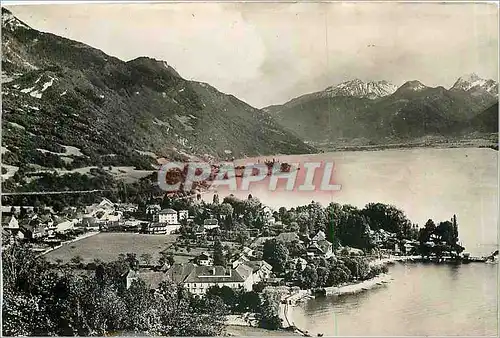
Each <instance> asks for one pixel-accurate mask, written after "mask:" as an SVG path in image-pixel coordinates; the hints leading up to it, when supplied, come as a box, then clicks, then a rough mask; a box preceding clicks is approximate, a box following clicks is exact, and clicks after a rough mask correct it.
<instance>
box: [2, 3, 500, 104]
mask: <svg viewBox="0 0 500 338" xmlns="http://www.w3.org/2000/svg"><path fill="white" fill-rule="evenodd" d="M8 8H9V9H10V10H11V11H12V12H13V13H14V14H15V15H17V16H18V17H19V18H20V19H21V20H23V21H24V22H26V23H27V24H29V25H30V26H32V27H33V28H36V29H38V30H42V31H47V32H52V33H55V34H58V35H61V36H64V37H68V38H70V39H74V40H78V41H82V42H84V43H87V44H89V45H91V46H93V47H96V48H99V49H101V50H103V51H104V52H105V53H107V54H110V55H113V56H116V57H118V58H120V59H123V60H130V59H133V58H136V57H138V56H149V57H153V58H156V59H161V60H165V61H167V63H168V64H170V65H171V66H172V67H174V68H175V69H176V70H177V71H178V72H179V73H180V74H181V75H182V76H183V77H185V78H187V79H193V80H198V81H203V82H208V83H210V84H211V85H213V86H215V87H216V88H218V89H219V90H221V91H223V92H225V93H231V94H234V95H235V96H237V97H238V98H240V99H242V100H244V101H246V102H248V103H250V104H252V105H254V106H256V107H259V108H260V107H263V106H267V105H270V104H278V103H283V102H285V101H288V100H289V99H291V98H293V97H296V96H299V95H302V94H305V93H309V92H314V91H318V90H323V89H324V88H326V87H328V86H330V85H333V84H337V83H339V82H342V81H345V80H350V79H353V78H359V79H361V80H388V81H391V82H393V83H394V84H396V85H401V84H403V83H404V82H405V81H407V80H414V79H418V80H420V81H421V82H423V83H424V84H426V85H429V86H437V85H443V86H445V87H449V86H451V85H453V83H454V82H455V80H456V79H457V77H459V76H461V75H463V74H466V73H471V72H475V73H477V74H478V75H479V76H481V77H485V78H492V79H494V80H498V5H496V4H472V3H462V4H453V3H448V4H437V3H434V4H429V3H428V4H423V3H420V4H415V3H413V4H409V3H399V4H397V3H356V4H355V3H350V4H346V3H281V4H273V3H183V4H182V3H181V4H179V3H178V4H175V3H174V4H149V5H148V4H127V5H123V4H94V5H85V4H78V5H43V6H40V5H39V6H10V7H8Z"/></svg>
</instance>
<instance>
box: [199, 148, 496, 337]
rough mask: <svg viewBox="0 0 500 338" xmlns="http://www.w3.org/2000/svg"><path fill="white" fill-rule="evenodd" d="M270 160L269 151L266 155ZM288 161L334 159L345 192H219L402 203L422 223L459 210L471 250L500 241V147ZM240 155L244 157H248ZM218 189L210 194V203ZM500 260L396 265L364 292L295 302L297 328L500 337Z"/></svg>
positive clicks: (277, 200) (279, 199)
mask: <svg viewBox="0 0 500 338" xmlns="http://www.w3.org/2000/svg"><path fill="white" fill-rule="evenodd" d="M267 159H269V157H268V158H267ZM279 159H280V160H281V161H282V162H284V161H287V162H289V163H292V162H297V161H298V162H304V161H334V162H335V175H334V181H335V183H338V184H341V185H342V189H341V190H340V191H337V192H298V191H295V192H285V191H279V190H278V191H274V192H273V191H269V189H268V184H267V182H260V183H253V184H251V185H250V189H249V191H237V192H231V191H228V190H227V189H226V190H225V189H219V195H220V196H221V197H223V196H226V195H228V194H229V193H234V195H236V196H238V197H239V198H247V196H248V194H249V193H251V194H252V195H253V196H254V197H258V198H259V199H260V200H261V201H262V202H263V203H264V204H266V205H269V206H271V207H273V208H279V207H281V206H286V207H293V206H297V205H304V204H308V203H310V202H311V201H312V200H314V201H317V202H320V203H321V204H323V205H327V204H328V203H330V202H337V203H341V204H352V205H354V206H357V207H360V208H361V207H363V206H364V205H366V204H367V203H369V202H383V203H389V204H393V205H395V206H397V207H398V208H400V209H401V210H403V211H404V212H405V213H406V215H407V216H408V217H409V219H410V220H411V221H412V222H414V223H417V224H419V225H420V226H423V224H425V222H426V221H427V219H429V218H432V219H433V220H435V221H436V222H439V221H444V220H448V219H450V218H451V217H452V216H453V214H456V215H457V219H458V224H459V234H460V239H461V241H462V244H463V245H464V246H465V247H466V250H467V251H469V252H471V253H472V254H473V255H483V254H489V253H491V252H492V251H493V250H495V249H496V248H497V247H498V241H497V238H498V152H497V151H494V150H491V149H475V148H465V149H422V148H416V149H405V150H384V151H359V152H334V153H328V154H318V155H302V156H282V157H279ZM249 161H250V160H248V159H246V160H241V161H240V163H249ZM212 196H213V194H212V193H209V194H207V195H205V196H204V198H205V199H207V200H211V199H212ZM497 269H498V266H497V265H489V264H469V265H461V266H449V265H434V264H417V263H407V264H396V265H394V266H393V267H391V269H390V273H391V275H392V277H393V281H391V283H389V284H388V285H387V286H384V287H380V288H378V289H373V290H368V291H366V292H364V293H361V294H358V295H350V296H344V297H340V298H335V297H326V298H319V299H314V300H311V301H308V302H307V303H305V304H302V305H300V306H299V307H295V308H294V309H293V310H292V311H293V312H292V317H293V320H294V321H295V323H296V324H297V326H299V327H300V328H302V329H306V330H309V331H310V332H311V333H314V334H316V333H323V334H324V335H325V336H327V335H368V336H369V335H377V336H383V335H407V336H410V335H413V336H424V335H497V333H498V326H497V319H498V307H497V303H498V296H497V295H498V274H497V271H498V270H497Z"/></svg>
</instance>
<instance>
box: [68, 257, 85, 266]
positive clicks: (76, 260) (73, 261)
mask: <svg viewBox="0 0 500 338" xmlns="http://www.w3.org/2000/svg"><path fill="white" fill-rule="evenodd" d="M70 262H71V264H74V265H76V266H78V267H79V266H80V265H81V264H82V262H83V258H82V257H81V256H79V255H77V256H74V257H73V258H71V260H70Z"/></svg>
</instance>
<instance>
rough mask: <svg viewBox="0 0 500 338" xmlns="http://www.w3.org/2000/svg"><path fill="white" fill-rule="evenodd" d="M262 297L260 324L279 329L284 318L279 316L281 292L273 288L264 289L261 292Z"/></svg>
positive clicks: (267, 327) (266, 327) (259, 314)
mask: <svg viewBox="0 0 500 338" xmlns="http://www.w3.org/2000/svg"><path fill="white" fill-rule="evenodd" d="M260 298H261V305H260V311H259V313H258V319H259V326H260V327H262V328H265V329H268V330H278V329H279V328H280V327H281V325H282V320H281V318H280V316H279V306H280V295H279V293H278V292H277V291H275V290H272V289H264V290H263V292H262V293H261V294H260Z"/></svg>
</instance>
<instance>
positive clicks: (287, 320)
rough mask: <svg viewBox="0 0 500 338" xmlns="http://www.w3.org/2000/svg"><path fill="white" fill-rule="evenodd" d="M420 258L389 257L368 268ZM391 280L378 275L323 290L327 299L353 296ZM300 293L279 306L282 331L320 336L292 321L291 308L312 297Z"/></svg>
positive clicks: (385, 275)
mask: <svg viewBox="0 0 500 338" xmlns="http://www.w3.org/2000/svg"><path fill="white" fill-rule="evenodd" d="M419 258H420V256H391V257H387V258H381V259H375V260H373V261H371V262H370V263H369V264H370V266H380V265H389V264H394V263H396V262H404V261H414V260H417V259H419ZM391 280H392V277H391V275H390V274H389V273H385V274H379V275H377V276H375V277H373V278H370V279H367V280H364V281H357V282H354V283H350V284H347V285H340V286H331V287H326V288H323V290H325V296H327V297H332V296H333V297H340V296H344V295H353V294H357V293H360V292H364V291H368V290H371V289H374V288H376V287H379V286H384V285H386V284H388V283H389V282H390V281H391ZM301 291H302V292H301V293H299V294H295V295H292V296H289V297H288V298H286V299H285V300H286V301H285V303H284V304H283V303H282V304H280V309H279V314H280V318H281V319H282V320H283V324H282V329H283V330H289V329H290V328H291V327H293V328H295V330H294V331H293V332H294V333H297V334H300V335H302V336H317V335H318V334H322V332H314V333H311V332H308V331H307V330H302V329H301V328H300V327H297V325H296V324H295V322H294V320H293V315H292V314H293V308H294V306H297V303H299V302H300V301H301V300H303V299H305V298H308V297H314V296H312V295H311V290H301ZM294 296H295V297H297V296H298V297H297V299H296V300H294V301H293V302H291V303H290V304H289V302H288V299H289V298H292V297H294Z"/></svg>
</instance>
